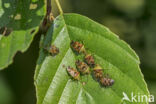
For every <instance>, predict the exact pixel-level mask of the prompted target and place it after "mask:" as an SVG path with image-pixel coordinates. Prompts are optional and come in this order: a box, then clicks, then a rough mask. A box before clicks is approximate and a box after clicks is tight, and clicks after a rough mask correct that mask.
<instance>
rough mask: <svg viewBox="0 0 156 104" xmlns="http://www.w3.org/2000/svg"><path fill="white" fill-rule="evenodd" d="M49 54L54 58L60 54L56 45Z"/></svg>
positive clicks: (50, 49)
mask: <svg viewBox="0 0 156 104" xmlns="http://www.w3.org/2000/svg"><path fill="white" fill-rule="evenodd" d="M49 53H50V54H51V55H52V56H55V55H57V54H58V53H59V48H57V47H56V46H55V45H52V46H51V47H50V48H49Z"/></svg>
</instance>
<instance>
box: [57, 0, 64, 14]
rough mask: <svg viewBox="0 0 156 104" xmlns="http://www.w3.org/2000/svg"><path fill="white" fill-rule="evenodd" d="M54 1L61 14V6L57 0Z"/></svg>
mask: <svg viewBox="0 0 156 104" xmlns="http://www.w3.org/2000/svg"><path fill="white" fill-rule="evenodd" d="M55 2H56V4H57V6H58V9H59V11H60V14H63V10H62V8H61V5H60V3H59V0H55Z"/></svg>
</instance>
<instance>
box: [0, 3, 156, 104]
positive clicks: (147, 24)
mask: <svg viewBox="0 0 156 104" xmlns="http://www.w3.org/2000/svg"><path fill="white" fill-rule="evenodd" d="M60 2H61V4H62V7H63V10H64V12H67V13H68V12H75V13H79V14H82V15H85V16H88V17H89V18H91V19H93V20H95V21H97V22H99V23H101V24H103V25H105V26H107V27H109V28H110V30H111V31H113V32H114V33H116V34H117V35H119V37H120V38H121V39H123V40H125V41H126V42H127V43H129V44H130V45H131V47H132V48H133V49H134V50H135V51H136V53H137V54H138V55H139V57H140V60H141V65H140V67H141V70H142V72H143V74H144V77H145V80H146V82H147V84H148V88H149V90H150V93H151V94H154V95H155V96H156V0H60ZM53 14H54V16H55V17H56V16H57V15H58V10H57V8H56V4H55V3H54V1H53ZM39 40H40V36H35V39H34V41H33V43H32V44H31V46H30V48H29V49H28V50H27V51H26V52H25V53H20V52H18V53H17V54H16V56H15V57H14V63H13V64H12V65H10V66H9V67H8V68H6V69H5V70H3V71H1V72H0V104H35V103H36V98H35V87H34V84H33V75H34V70H35V64H36V60H37V57H38V53H39V52H38V51H39V48H38V47H39ZM152 104H156V103H152Z"/></svg>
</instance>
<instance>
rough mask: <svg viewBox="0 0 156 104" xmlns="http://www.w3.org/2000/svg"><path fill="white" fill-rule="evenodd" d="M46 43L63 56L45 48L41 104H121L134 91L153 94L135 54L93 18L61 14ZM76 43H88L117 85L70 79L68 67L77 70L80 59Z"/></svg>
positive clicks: (38, 77)
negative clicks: (73, 44)
mask: <svg viewBox="0 0 156 104" xmlns="http://www.w3.org/2000/svg"><path fill="white" fill-rule="evenodd" d="M42 40H43V42H41V43H43V47H47V46H49V45H51V44H54V45H55V46H57V47H58V48H59V49H60V53H59V54H58V55H56V56H50V55H49V54H47V52H46V51H45V50H44V49H43V48H41V50H40V56H39V59H38V62H37V66H36V72H35V85H36V92H37V104H58V103H59V104H121V103H123V102H122V98H123V92H125V93H126V94H127V96H128V97H130V96H131V92H134V93H135V94H138V93H140V94H146V95H148V94H149V92H148V89H147V86H146V83H145V81H144V79H143V75H142V73H141V71H140V68H139V63H140V62H139V58H138V56H137V55H136V54H135V52H134V51H133V50H132V49H131V48H130V47H129V45H128V44H126V43H125V42H124V41H122V40H120V39H119V38H118V36H117V35H115V34H114V33H112V32H111V31H110V30H109V29H108V28H106V27H104V26H102V25H100V24H98V23H96V22H94V21H92V20H90V19H89V18H87V17H84V16H81V15H78V14H64V15H60V16H58V17H57V18H56V19H55V21H54V23H53V25H52V26H51V27H50V29H49V31H48V32H47V35H46V37H45V38H44V39H43V37H42ZM72 40H74V41H79V42H82V43H83V44H84V46H85V48H86V50H87V51H88V52H90V53H91V54H92V55H93V56H94V58H95V62H96V63H98V64H100V65H101V66H102V67H103V68H104V70H103V71H104V73H106V74H109V76H110V77H111V78H113V79H114V80H115V84H114V85H113V86H111V87H108V88H105V87H101V86H100V85H99V83H98V82H97V81H95V80H94V79H93V78H92V76H91V75H87V76H82V77H81V80H80V81H74V80H72V79H71V78H70V76H69V75H68V74H67V71H66V68H65V67H64V66H66V67H67V66H72V67H75V61H76V59H78V58H79V55H76V54H75V53H74V52H73V51H72V49H71V47H70V42H71V41H72ZM83 82H85V83H86V84H85V85H84V84H82V83H83ZM127 104H132V103H129V102H127ZM136 104H137V103H136ZM142 104H145V103H142Z"/></svg>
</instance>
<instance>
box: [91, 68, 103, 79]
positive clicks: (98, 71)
mask: <svg viewBox="0 0 156 104" xmlns="http://www.w3.org/2000/svg"><path fill="white" fill-rule="evenodd" d="M93 75H94V77H95V78H96V80H100V79H101V78H102V77H103V69H102V67H101V66H99V65H96V66H95V67H94V69H93Z"/></svg>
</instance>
